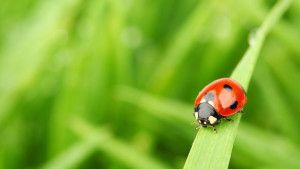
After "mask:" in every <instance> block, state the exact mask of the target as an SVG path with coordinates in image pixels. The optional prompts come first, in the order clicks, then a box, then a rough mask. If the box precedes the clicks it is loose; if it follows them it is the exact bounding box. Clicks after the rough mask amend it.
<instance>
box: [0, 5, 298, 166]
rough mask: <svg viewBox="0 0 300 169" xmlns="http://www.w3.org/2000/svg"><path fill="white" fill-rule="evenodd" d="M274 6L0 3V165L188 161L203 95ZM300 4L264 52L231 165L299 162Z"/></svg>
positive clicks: (233, 61) (231, 66)
mask: <svg viewBox="0 0 300 169" xmlns="http://www.w3.org/2000/svg"><path fill="white" fill-rule="evenodd" d="M275 2H276V1H275V0H267V1H259V0H253V1H250V0H247V1H233V0H225V1H208V0H201V1H199V0H190V1H178V2H177V1H170V0H161V1H146V0H141V1H138V0H130V1H120V0H109V1H107V0H103V1H96V0H91V1H79V0H76V1H70V0H62V1H49V2H48V1H47V2H46V1H40V0H34V1H20V0H18V1H14V2H10V1H1V2H0V11H1V12H0V98H1V103H0V137H1V140H0V168H3V169H8V168H9V169H14V168H16V169H19V168H39V167H50V168H58V167H60V168H139V167H141V166H142V165H143V164H145V165H147V167H149V168H151V167H152V168H153V167H155V168H159V167H160V168H182V167H183V165H184V162H185V159H186V157H187V155H188V152H189V149H190V146H191V144H192V141H193V138H194V137H195V135H196V132H195V131H194V130H193V129H194V127H193V126H191V125H190V122H193V121H194V118H193V116H192V111H193V106H192V105H193V102H194V99H195V97H196V95H197V93H198V92H199V90H201V89H202V88H203V87H204V86H205V85H206V84H208V83H209V82H211V81H213V80H215V79H216V78H221V77H225V76H229V75H230V73H231V72H232V71H233V69H234V67H235V65H236V64H237V63H238V61H239V60H240V58H241V56H242V55H243V53H244V51H245V50H246V49H247V46H248V42H247V41H248V35H249V33H251V32H253V31H255V30H256V29H257V28H258V26H259V25H261V23H262V21H263V20H264V19H265V17H266V15H267V13H268V12H269V11H270V9H271V7H272V6H273V5H274V4H275ZM298 9H300V4H299V2H295V3H294V4H293V5H292V8H290V9H289V10H288V11H287V13H286V14H285V15H284V17H283V18H282V20H281V21H280V22H279V23H278V24H277V25H276V26H275V27H274V31H272V32H271V33H270V36H269V37H268V38H267V39H266V44H265V46H264V47H263V48H262V54H261V57H262V59H261V61H260V63H259V64H258V67H257V69H256V70H255V72H254V76H253V77H254V80H253V82H252V83H250V85H249V91H248V103H247V105H246V107H245V111H246V112H247V113H246V114H245V116H243V119H242V121H241V125H240V131H239V134H238V135H237V140H236V143H235V144H234V148H233V153H232V158H231V159H232V160H231V161H230V164H229V167H230V168H233V169H234V168H275V167H277V168H282V167H284V168H299V165H298V160H297V159H299V158H300V156H299V146H300V145H299V136H298V135H299V132H298V131H299V130H298V129H299V127H300V126H299V124H298V123H297V119H299V118H300V115H299V113H300V112H299V110H300V104H299V92H298V91H299V89H298V85H297V84H298V83H299V79H298V77H299V76H300V75H299V69H298V67H299V64H300V62H299V61H300V57H299V56H300V50H299V48H298V47H297V44H298V43H299V38H298V37H300V33H299V31H297V30H299V29H300V24H299V22H298V16H299V10H298ZM116 89H117V90H116ZM73 117H79V118H78V119H81V120H79V121H73V120H72V118H73ZM83 119H84V121H86V122H85V123H81V122H82V121H83ZM80 121H81V122H80ZM70 124H71V126H72V127H71V128H70ZM221 125H222V124H221ZM225 125H226V124H225ZM86 126H89V127H86ZM103 126H105V127H104V128H103ZM106 127H107V128H109V130H108V129H107V128H106ZM219 127H221V126H219ZM102 129H104V130H102ZM105 133H108V135H107V137H106V135H105ZM102 139H104V140H102ZM106 139H107V140H110V142H105V140H106ZM247 147H251V148H247ZM139 158H140V161H139ZM135 160H136V161H135ZM249 160H251V163H249ZM135 162H136V163H135Z"/></svg>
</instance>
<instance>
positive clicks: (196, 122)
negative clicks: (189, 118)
mask: <svg viewBox="0 0 300 169" xmlns="http://www.w3.org/2000/svg"><path fill="white" fill-rule="evenodd" d="M194 124H199V123H198V122H192V123H191V125H194Z"/></svg>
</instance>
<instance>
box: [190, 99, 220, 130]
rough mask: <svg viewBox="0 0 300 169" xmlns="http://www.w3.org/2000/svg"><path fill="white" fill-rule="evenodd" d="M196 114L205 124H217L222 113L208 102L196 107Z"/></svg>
mask: <svg viewBox="0 0 300 169" xmlns="http://www.w3.org/2000/svg"><path fill="white" fill-rule="evenodd" d="M194 116H195V118H196V120H197V121H198V122H199V123H200V124H202V125H203V126H207V125H216V124H218V123H219V122H220V119H221V116H220V114H219V113H218V112H217V111H216V110H215V109H214V108H213V107H212V106H211V105H210V104H209V103H207V102H205V103H200V104H198V105H197V106H196V107H195V111H194Z"/></svg>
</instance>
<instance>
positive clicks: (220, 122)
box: [214, 119, 222, 125]
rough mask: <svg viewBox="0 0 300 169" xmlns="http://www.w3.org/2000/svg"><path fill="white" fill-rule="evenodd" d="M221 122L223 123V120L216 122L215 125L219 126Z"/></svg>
mask: <svg viewBox="0 0 300 169" xmlns="http://www.w3.org/2000/svg"><path fill="white" fill-rule="evenodd" d="M221 122H222V119H218V121H217V122H215V123H214V125H218V124H220V123H221Z"/></svg>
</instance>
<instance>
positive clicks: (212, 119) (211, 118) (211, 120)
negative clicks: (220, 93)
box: [208, 116, 217, 124]
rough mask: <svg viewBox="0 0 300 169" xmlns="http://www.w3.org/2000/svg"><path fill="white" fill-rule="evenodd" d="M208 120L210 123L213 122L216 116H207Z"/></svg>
mask: <svg viewBox="0 0 300 169" xmlns="http://www.w3.org/2000/svg"><path fill="white" fill-rule="evenodd" d="M208 121H209V122H210V124H214V123H215V122H216V121H217V118H215V117H214V116H209V117H208Z"/></svg>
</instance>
